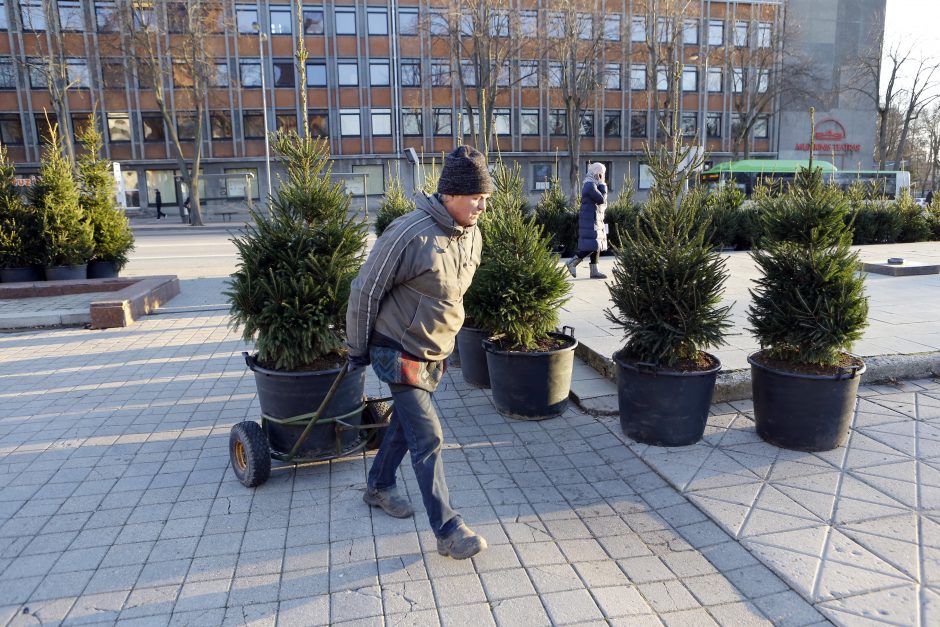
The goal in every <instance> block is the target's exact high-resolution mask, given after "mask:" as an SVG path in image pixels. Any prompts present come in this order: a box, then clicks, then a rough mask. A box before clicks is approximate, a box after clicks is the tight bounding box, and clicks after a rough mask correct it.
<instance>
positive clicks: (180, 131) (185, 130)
mask: <svg viewBox="0 0 940 627" xmlns="http://www.w3.org/2000/svg"><path fill="white" fill-rule="evenodd" d="M176 134H177V137H179V139H180V140H181V141H193V140H194V139H196V116H195V115H193V114H192V113H177V114H176Z"/></svg>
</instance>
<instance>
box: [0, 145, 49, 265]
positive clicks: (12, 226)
mask: <svg viewBox="0 0 940 627" xmlns="http://www.w3.org/2000/svg"><path fill="white" fill-rule="evenodd" d="M15 178H16V175H15V172H14V168H13V162H11V161H10V160H9V157H8V156H7V151H6V148H5V147H4V146H2V145H0V281H2V282H4V283H20V282H29V281H42V279H43V275H42V266H41V264H42V262H43V250H42V241H41V238H40V236H41V231H42V216H41V215H40V214H39V212H37V211H36V210H35V209H34V208H32V207H30V206H28V205H27V204H26V203H24V202H23V199H22V197H21V196H20V194H19V192H17V191H16V186H15V185H14V179H15Z"/></svg>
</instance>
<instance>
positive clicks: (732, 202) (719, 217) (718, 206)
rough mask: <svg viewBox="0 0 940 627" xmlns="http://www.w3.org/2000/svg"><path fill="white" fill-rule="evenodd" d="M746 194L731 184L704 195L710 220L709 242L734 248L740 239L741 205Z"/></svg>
mask: <svg viewBox="0 0 940 627" xmlns="http://www.w3.org/2000/svg"><path fill="white" fill-rule="evenodd" d="M745 199H746V196H745V195H744V192H742V191H741V190H739V189H738V188H737V187H734V186H732V185H724V186H722V187H721V188H720V189H718V191H717V192H714V193H711V194H708V195H707V197H706V203H705V210H706V212H707V214H709V215H708V217H709V218H710V221H711V243H712V245H713V246H716V247H718V248H734V247H736V246H737V242H738V241H739V240H740V239H741V237H740V236H739V233H740V232H741V206H742V205H743V204H744V201H745Z"/></svg>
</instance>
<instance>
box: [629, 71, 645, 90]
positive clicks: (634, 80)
mask: <svg viewBox="0 0 940 627" xmlns="http://www.w3.org/2000/svg"><path fill="white" fill-rule="evenodd" d="M630 89H633V90H636V91H644V90H645V89H646V66H645V65H631V66H630Z"/></svg>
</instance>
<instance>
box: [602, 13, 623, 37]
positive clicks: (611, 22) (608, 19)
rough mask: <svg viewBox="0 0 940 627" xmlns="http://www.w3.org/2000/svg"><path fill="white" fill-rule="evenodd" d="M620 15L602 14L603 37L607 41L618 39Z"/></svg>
mask: <svg viewBox="0 0 940 627" xmlns="http://www.w3.org/2000/svg"><path fill="white" fill-rule="evenodd" d="M620 29H621V26H620V15H619V14H617V13H615V14H613V15H605V16H604V39H606V40H607V41H620Z"/></svg>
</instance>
